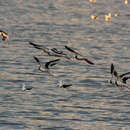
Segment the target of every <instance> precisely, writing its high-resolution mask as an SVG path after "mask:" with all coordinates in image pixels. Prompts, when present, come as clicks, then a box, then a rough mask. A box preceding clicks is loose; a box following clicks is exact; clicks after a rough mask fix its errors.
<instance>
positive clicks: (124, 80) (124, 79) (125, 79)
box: [122, 77, 130, 84]
mask: <svg viewBox="0 0 130 130" xmlns="http://www.w3.org/2000/svg"><path fill="white" fill-rule="evenodd" d="M128 79H130V77H123V78H122V81H123V83H125V84H126V81H127V80H128Z"/></svg>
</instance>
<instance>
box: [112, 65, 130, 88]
mask: <svg viewBox="0 0 130 130" xmlns="http://www.w3.org/2000/svg"><path fill="white" fill-rule="evenodd" d="M129 74H130V72H127V73H124V74H121V75H119V74H118V72H117V71H116V70H115V67H114V65H113V63H112V64H111V76H112V77H111V80H110V83H112V84H115V85H116V86H118V87H121V88H122V87H127V88H128V86H127V80H128V79H130V76H127V75H129ZM128 89H129V88H128Z"/></svg>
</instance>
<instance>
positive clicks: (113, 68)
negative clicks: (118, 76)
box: [111, 63, 114, 74]
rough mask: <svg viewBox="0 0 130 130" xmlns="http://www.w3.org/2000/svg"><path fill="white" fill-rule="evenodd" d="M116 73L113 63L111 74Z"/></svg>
mask: <svg viewBox="0 0 130 130" xmlns="http://www.w3.org/2000/svg"><path fill="white" fill-rule="evenodd" d="M113 73H114V65H113V63H112V64H111V74H113Z"/></svg>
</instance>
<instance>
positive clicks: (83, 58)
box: [65, 46, 94, 65]
mask: <svg viewBox="0 0 130 130" xmlns="http://www.w3.org/2000/svg"><path fill="white" fill-rule="evenodd" d="M65 48H66V49H67V50H68V51H70V52H72V53H74V54H75V59H77V60H83V61H86V62H87V63H89V64H92V65H93V64H94V63H93V62H92V61H90V60H88V59H87V58H85V57H84V56H82V55H81V54H80V53H79V52H77V51H75V50H73V49H72V48H70V47H68V46H65ZM79 56H80V57H81V58H80V57H79Z"/></svg>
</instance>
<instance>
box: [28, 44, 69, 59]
mask: <svg viewBox="0 0 130 130" xmlns="http://www.w3.org/2000/svg"><path fill="white" fill-rule="evenodd" d="M29 44H30V45H32V46H33V47H34V48H36V49H40V50H42V51H43V52H44V53H46V54H48V55H49V56H55V57H64V58H66V59H70V57H68V56H67V54H65V53H63V51H61V50H58V49H57V48H52V49H49V48H47V47H45V46H42V45H38V44H35V43H32V42H29Z"/></svg>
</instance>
